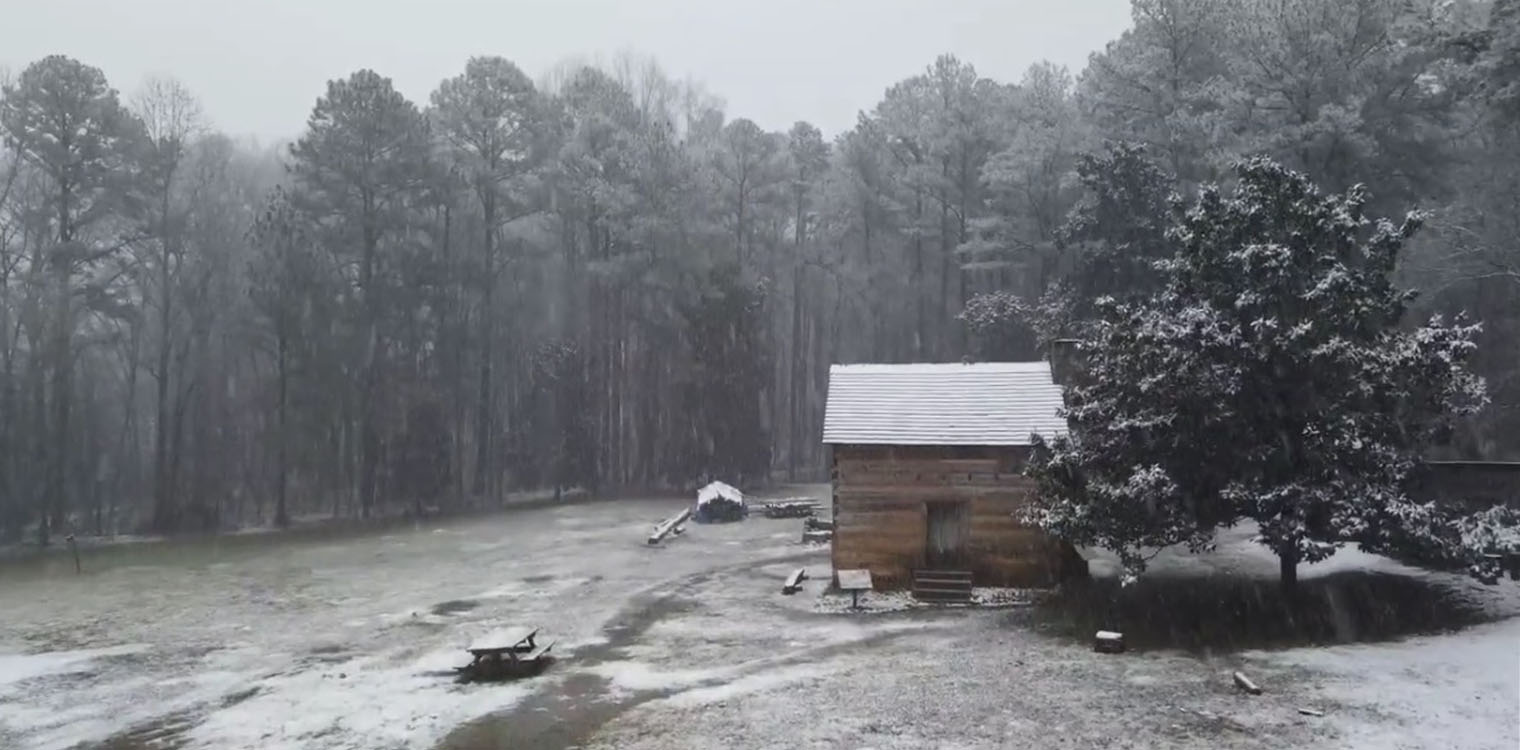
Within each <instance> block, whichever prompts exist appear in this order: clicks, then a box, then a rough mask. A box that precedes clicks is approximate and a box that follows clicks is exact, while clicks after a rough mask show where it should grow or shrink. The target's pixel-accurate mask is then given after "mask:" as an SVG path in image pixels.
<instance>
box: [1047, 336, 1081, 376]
mask: <svg viewBox="0 0 1520 750" xmlns="http://www.w3.org/2000/svg"><path fill="white" fill-rule="evenodd" d="M1045 346H1046V354H1045V358H1046V359H1048V360H1050V378H1051V380H1054V381H1055V383H1056V385H1071V384H1072V380H1073V378H1074V377H1075V376H1076V375H1077V374H1078V369H1079V368H1080V367H1081V366H1082V352H1081V346H1082V342H1081V341H1080V340H1078V339H1055V340H1054V341H1051V342H1050V343H1049V344H1046V345H1045Z"/></svg>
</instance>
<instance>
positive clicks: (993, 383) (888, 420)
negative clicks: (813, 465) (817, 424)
mask: <svg viewBox="0 0 1520 750" xmlns="http://www.w3.org/2000/svg"><path fill="white" fill-rule="evenodd" d="M1061 406H1062V398H1061V387H1060V386H1058V385H1056V384H1055V383H1054V382H1053V381H1052V380H1051V376H1050V363H1048V362H977V363H972V364H961V363H952V364H906V365H879V364H865V365H834V366H833V367H831V368H829V398H828V405H827V406H826V407H825V410H824V418H823V442H824V443H826V444H830V445H842V444H862V445H1029V436H1030V434H1031V433H1038V434H1040V435H1042V436H1044V437H1055V436H1057V435H1064V434H1066V420H1064V419H1062V418H1061V417H1060V416H1058V414H1057V410H1059V409H1060V408H1061Z"/></svg>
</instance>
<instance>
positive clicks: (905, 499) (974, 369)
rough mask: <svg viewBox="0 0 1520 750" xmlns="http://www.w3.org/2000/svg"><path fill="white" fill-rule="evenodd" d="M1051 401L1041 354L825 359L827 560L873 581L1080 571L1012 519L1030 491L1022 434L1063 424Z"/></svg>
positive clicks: (1066, 553) (1034, 576)
mask: <svg viewBox="0 0 1520 750" xmlns="http://www.w3.org/2000/svg"><path fill="white" fill-rule="evenodd" d="M1062 403H1063V399H1062V390H1061V386H1059V385H1057V384H1056V382H1055V381H1054V380H1053V379H1052V377H1051V368H1050V364H1049V363H1048V362H985V363H968V364H962V363H955V364H902V365H889V364H860V365H835V366H834V367H832V368H830V370H829V391H828V401H827V405H826V407H825V411H824V427H823V442H824V443H825V444H827V445H828V446H829V448H830V449H831V453H832V467H833V469H832V479H833V500H834V502H833V514H834V529H835V531H834V539H833V550H832V555H833V564H834V569H835V570H841V569H854V568H863V569H866V570H869V571H871V575H872V577H873V579H874V580H875V582H876V585H877V586H878V587H881V588H886V587H906V586H909V585H911V584H912V583H913V580H914V577H915V574H916V573H920V572H923V571H954V572H956V573H958V574H961V575H965V574H969V576H970V578H971V580H972V581H973V582H974V583H975V585H979V586H1030V587H1034V586H1049V585H1053V584H1054V583H1056V582H1057V581H1058V580H1060V579H1061V578H1062V577H1064V576H1065V575H1067V574H1068V573H1073V572H1077V571H1078V570H1085V563H1084V562H1083V561H1082V559H1081V558H1080V557H1079V556H1078V555H1077V553H1076V550H1075V549H1074V548H1072V547H1071V546H1070V545H1067V544H1065V543H1062V542H1059V541H1057V540H1055V539H1053V538H1051V537H1049V536H1048V535H1046V534H1044V533H1043V532H1041V531H1039V530H1037V529H1033V528H1030V527H1027V526H1024V525H1022V524H1020V523H1019V522H1018V521H1017V520H1016V518H1015V517H1014V515H1015V513H1016V512H1017V511H1018V510H1019V508H1020V507H1021V506H1023V505H1024V504H1026V503H1028V502H1029V499H1030V497H1031V493H1032V492H1033V491H1034V483H1033V480H1031V479H1029V478H1027V477H1025V476H1023V470H1024V465H1025V463H1026V461H1027V460H1028V457H1029V451H1030V436H1031V435H1032V434H1036V433H1038V434H1040V435H1042V436H1044V437H1054V436H1057V435H1061V434H1064V433H1065V432H1066V423H1065V420H1064V419H1062V418H1061V417H1060V415H1059V413H1058V411H1059V409H1060V408H1061V406H1062ZM1079 566H1080V567H1079Z"/></svg>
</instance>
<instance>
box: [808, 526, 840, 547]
mask: <svg viewBox="0 0 1520 750" xmlns="http://www.w3.org/2000/svg"><path fill="white" fill-rule="evenodd" d="M833 539H834V532H832V531H815V530H812V529H803V530H802V543H803V544H828V543H829V542H830V541H832V540H833Z"/></svg>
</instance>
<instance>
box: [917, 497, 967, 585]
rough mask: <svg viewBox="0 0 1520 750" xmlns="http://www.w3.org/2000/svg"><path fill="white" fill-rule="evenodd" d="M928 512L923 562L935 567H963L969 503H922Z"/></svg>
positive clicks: (943, 568) (929, 566)
mask: <svg viewBox="0 0 1520 750" xmlns="http://www.w3.org/2000/svg"><path fill="white" fill-rule="evenodd" d="M924 510H925V511H926V514H927V516H928V534H929V537H928V540H927V543H926V544H925V548H924V565H925V566H926V567H928V568H931V569H934V568H938V569H942V570H945V569H950V570H954V569H963V568H964V567H965V564H966V539H967V537H969V536H970V530H971V528H970V527H971V524H970V516H971V513H970V503H966V502H930V503H925V504H924Z"/></svg>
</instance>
